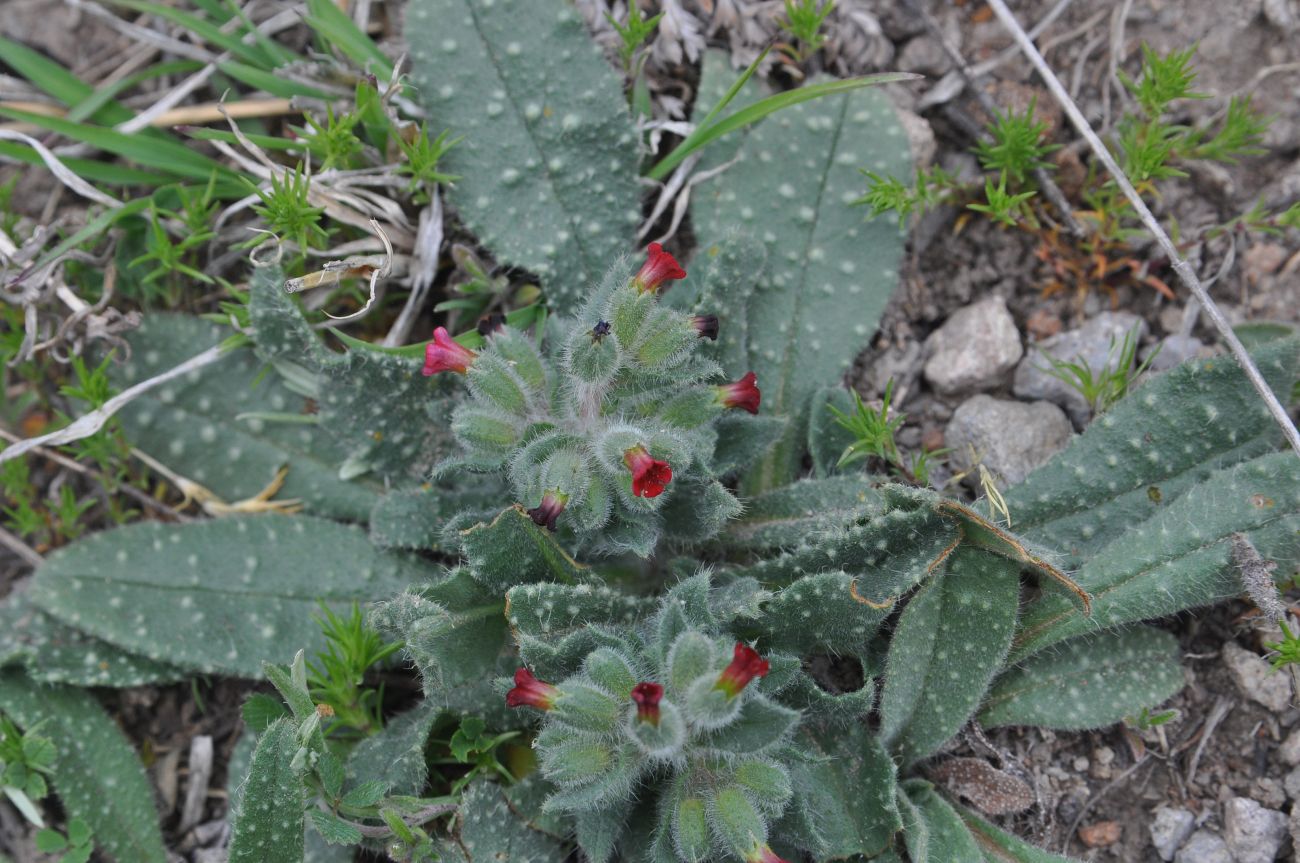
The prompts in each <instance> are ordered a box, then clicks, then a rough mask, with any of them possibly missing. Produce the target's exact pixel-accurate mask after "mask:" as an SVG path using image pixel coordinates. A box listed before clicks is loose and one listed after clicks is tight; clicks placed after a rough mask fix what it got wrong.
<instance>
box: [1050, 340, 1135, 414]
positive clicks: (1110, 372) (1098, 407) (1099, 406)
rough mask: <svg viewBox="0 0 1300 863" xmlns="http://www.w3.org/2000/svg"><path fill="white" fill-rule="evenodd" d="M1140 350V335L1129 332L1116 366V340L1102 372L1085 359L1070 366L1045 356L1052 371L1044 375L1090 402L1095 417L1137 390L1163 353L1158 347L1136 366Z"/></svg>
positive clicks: (1080, 358) (1052, 357) (1111, 345)
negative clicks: (1152, 365) (1138, 336)
mask: <svg viewBox="0 0 1300 863" xmlns="http://www.w3.org/2000/svg"><path fill="white" fill-rule="evenodd" d="M1137 348H1138V344H1137V333H1136V331H1133V332H1128V333H1125V334H1124V340H1123V341H1122V342H1121V343H1120V346H1119V356H1118V357H1115V361H1114V363H1112V362H1111V358H1112V357H1114V355H1115V339H1114V337H1113V336H1112V337H1111V340H1110V348H1109V350H1108V351H1107V354H1106V362H1105V363H1104V364H1103V365H1102V367H1101V368H1100V369H1093V368H1092V367H1091V366H1090V365H1088V363H1087V362H1086V361H1085V360H1084V359H1083V358H1082V357H1077V358H1076V359H1077V360H1078V362H1070V361H1068V360H1059V359H1057V358H1056V357H1054V356H1052V355H1051V354H1048V353H1044V354H1043V356H1044V357H1045V358H1046V359H1047V361H1048V363H1050V364H1051V368H1050V369H1042V371H1044V372H1046V373H1047V374H1049V375H1051V376H1052V377H1054V378H1056V379H1057V380H1059V381H1061V382H1063V383H1065V384H1066V385H1067V386H1069V387H1070V388H1071V389H1073V390H1075V391H1076V392H1077V393H1079V395H1081V396H1083V397H1084V399H1085V400H1087V402H1088V406H1089V407H1090V408H1092V411H1093V412H1094V413H1098V414H1101V413H1105V412H1106V411H1107V410H1109V409H1110V408H1111V406H1112V405H1114V404H1115V403H1116V402H1118V401H1119V400H1120V399H1122V398H1124V396H1126V395H1128V393H1129V391H1130V390H1131V389H1132V388H1133V382H1134V381H1136V380H1137V379H1138V378H1139V377H1140V376H1141V375H1142V373H1143V372H1145V371H1146V370H1147V368H1148V367H1149V366H1150V365H1151V362H1152V360H1154V359H1155V358H1156V354H1158V353H1160V349H1159V347H1157V348H1156V349H1155V350H1154V351H1152V352H1151V353H1150V355H1148V356H1147V358H1146V359H1145V360H1143V361H1142V362H1141V363H1136V360H1137ZM1040 368H1041V367H1040Z"/></svg>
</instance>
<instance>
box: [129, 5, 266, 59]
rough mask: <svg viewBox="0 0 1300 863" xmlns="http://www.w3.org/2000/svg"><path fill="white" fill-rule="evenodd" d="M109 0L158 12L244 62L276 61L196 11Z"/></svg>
mask: <svg viewBox="0 0 1300 863" xmlns="http://www.w3.org/2000/svg"><path fill="white" fill-rule="evenodd" d="M112 3H113V5H114V6H121V7H124V8H126V9H133V10H135V11H136V12H144V13H146V14H149V15H157V16H158V17H159V18H162V19H163V20H165V21H170V22H171V23H173V24H176V25H177V26H180V27H184V28H185V29H186V30H189V31H190V32H191V33H193V34H194V35H195V36H198V37H199V38H200V39H202V40H203V41H204V42H207V43H208V44H210V45H213V46H215V47H217V48H220V49H221V50H223V51H229V52H230V53H231V54H232V55H233V56H235V57H238V58H239V59H240V60H243V61H244V62H245V63H251V64H252V65H254V66H260V67H270V68H274V67H275V65H276V64H275V61H274V60H272V59H271V58H270V57H266V56H264V55H263V52H262V50H261V47H260V46H253V45H245V44H244V43H243V41H242V40H241V39H240V38H239V37H238V36H236V35H234V34H231V33H223V32H222V31H221V28H219V27H217V26H216V25H214V24H213V23H212V22H210V21H207V20H204V19H203V18H200V17H199V16H197V15H192V14H190V13H189V12H183V11H181V10H180V9H173V8H171V7H170V6H163V5H161V4H158V3H149V2H146V0H112Z"/></svg>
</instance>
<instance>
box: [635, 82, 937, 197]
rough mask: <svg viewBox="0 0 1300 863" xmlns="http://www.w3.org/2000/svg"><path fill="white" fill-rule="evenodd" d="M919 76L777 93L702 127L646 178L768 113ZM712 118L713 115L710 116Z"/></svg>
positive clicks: (654, 177) (665, 173) (666, 170)
mask: <svg viewBox="0 0 1300 863" xmlns="http://www.w3.org/2000/svg"><path fill="white" fill-rule="evenodd" d="M919 77H921V76H920V75H913V74H911V73H908V72H885V73H882V74H879V75H864V76H862V77H860V78H846V79H844V80H841V81H826V82H824V83H821V84H810V85H809V86H807V87H800V88H798V89H796V90H787V91H786V92H784V93H777V94H775V95H772V96H768V97H767V98H766V99H760V100H759V101H757V102H755V103H754V104H752V105H750V106H748V107H745V108H741V109H740V110H739V111H736V112H735V113H733V114H730V115H729V116H727V117H726V118H725V119H722V120H716V121H714V122H713V123H712V124H710V125H707V126H706V125H704V124H701V125H700V127H699V128H697V129H696V130H695V131H694V132H692V133H691V134H690V135H687V136H686V140H684V141H682V142H681V143H680V144H678V145H677V146H676V147H675V148H674V149H673V151H672V152H671V153H669V154H668V155H667V156H664V158H663V159H661V160H660V161H659V163H658V164H656V165H655V166H654V167H653V168H651V169H650V170H649V171H647V172H646V176H647V177H649V178H650V179H652V180H662V179H664V178H665V177H667V176H668V174H669V173H671V172H672V170H673V169H674V168H676V167H677V166H678V165H680V164H681V163H682V162H683V161H684V160H685V159H686V157H687V156H689V155H691V154H692V153H694V152H695V151H697V150H699V149H701V148H703V147H705V146H707V145H708V144H710V143H711V142H713V141H716V140H717V139H718V138H721V137H722V136H723V135H726V134H728V133H729V132H734V131H736V130H737V129H743V128H744V127H746V126H749V125H751V124H753V123H757V122H758V121H759V120H762V119H763V118H764V117H766V116H767V115H768V114H772V113H775V112H776V111H780V110H781V109H782V108H788V107H790V106H791V105H797V104H799V103H800V102H807V101H809V100H812V99H820V98H821V97H823V96H834V95H837V94H840V93H847V92H849V91H850V90H857V89H859V88H861V87H874V86H877V85H879V84H890V83H893V82H895V81H911V80H913V79H915V78H919ZM710 116H712V113H711V114H710Z"/></svg>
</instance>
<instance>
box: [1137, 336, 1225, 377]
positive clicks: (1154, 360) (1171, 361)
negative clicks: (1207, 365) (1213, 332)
mask: <svg viewBox="0 0 1300 863" xmlns="http://www.w3.org/2000/svg"><path fill="white" fill-rule="evenodd" d="M1158 351H1159V352H1157V348H1156V347H1151V348H1148V349H1147V350H1145V351H1143V352H1142V355H1141V356H1142V359H1143V360H1144V361H1145V360H1150V363H1149V364H1148V366H1147V368H1149V369H1151V371H1153V372H1163V371H1168V370H1169V369H1172V368H1173V367H1174V366H1178V365H1182V364H1183V363H1185V362H1187V361H1188V360H1190V359H1193V358H1195V357H1203V356H1207V355H1209V353H1210V347H1209V346H1208V345H1206V344H1205V342H1203V341H1201V340H1200V339H1198V338H1196V337H1194V336H1180V335H1178V334H1177V333H1174V334H1173V335H1172V336H1165V337H1164V338H1163V339H1161V340H1160V343H1159V349H1158ZM1153 355H1154V356H1153Z"/></svg>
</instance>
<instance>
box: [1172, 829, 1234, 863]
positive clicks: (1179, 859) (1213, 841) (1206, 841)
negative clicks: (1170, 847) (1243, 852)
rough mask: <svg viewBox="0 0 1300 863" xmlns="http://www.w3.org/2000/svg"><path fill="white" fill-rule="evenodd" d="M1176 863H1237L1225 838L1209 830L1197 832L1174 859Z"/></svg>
mask: <svg viewBox="0 0 1300 863" xmlns="http://www.w3.org/2000/svg"><path fill="white" fill-rule="evenodd" d="M1174 863H1236V861H1234V860H1233V859H1232V852H1231V851H1229V850H1228V843H1227V842H1224V841H1223V837H1221V836H1219V835H1218V834H1216V833H1211V832H1210V831H1208V830H1197V831H1196V832H1195V833H1193V834H1192V838H1191V839H1188V840H1187V844H1186V845H1184V846H1183V847H1182V849H1181V850H1179V852H1178V854H1177V856H1175V857H1174Z"/></svg>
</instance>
